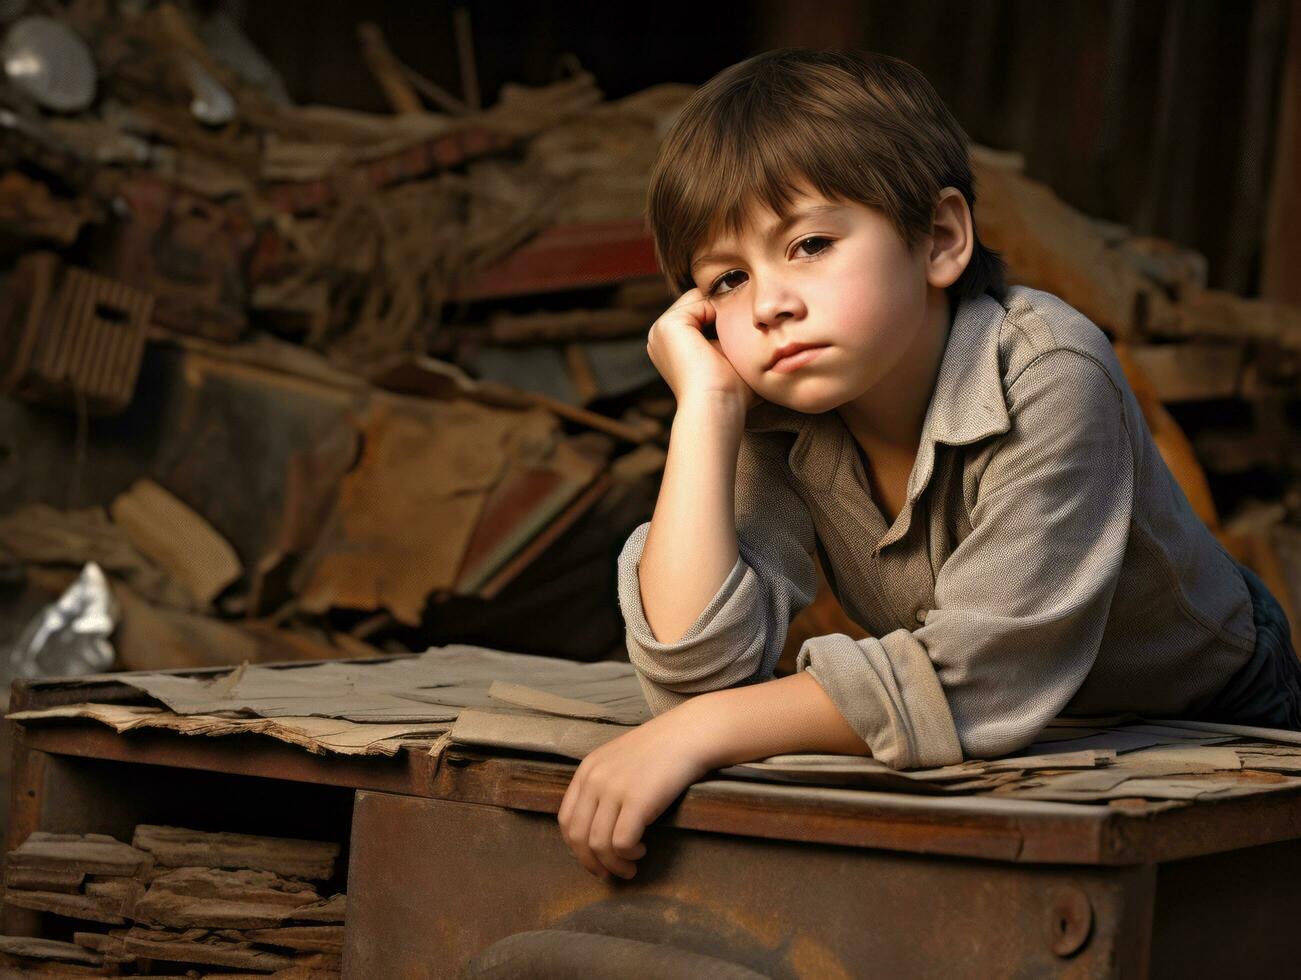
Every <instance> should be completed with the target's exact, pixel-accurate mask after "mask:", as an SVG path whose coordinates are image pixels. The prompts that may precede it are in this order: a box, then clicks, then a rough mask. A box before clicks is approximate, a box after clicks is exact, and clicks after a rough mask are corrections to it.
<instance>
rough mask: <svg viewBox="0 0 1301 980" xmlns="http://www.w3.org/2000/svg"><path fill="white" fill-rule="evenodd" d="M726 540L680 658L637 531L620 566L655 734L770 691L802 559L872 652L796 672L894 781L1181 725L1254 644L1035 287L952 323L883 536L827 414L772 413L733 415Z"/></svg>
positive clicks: (1078, 328)
mask: <svg viewBox="0 0 1301 980" xmlns="http://www.w3.org/2000/svg"><path fill="white" fill-rule="evenodd" d="M736 522H737V539H738V545H739V552H740V557H739V558H738V559H737V562H736V565H735V566H734V567H733V568H732V570H731V573H730V574H729V575H728V576H727V579H726V581H724V582H723V584H722V585H721V586H720V588H719V589H718V592H717V593H716V594H715V595H714V597H713V598H712V600H711V601H710V602H709V603H708V604H707V605H706V607H705V609H704V610H703V611H702V612H701V614H700V616H699V618H698V619H697V620H696V622H695V623H694V624H693V625H692V626H691V628H690V629H689V630H688V631H687V632H686V634H685V635H684V636H683V637H682V638H681V639H680V640H678V641H677V642H675V643H661V642H659V641H657V640H656V639H655V636H654V634H653V633H652V631H651V629H650V626H649V625H648V624H647V622H646V617H645V613H644V611H643V609H642V604H641V591H640V585H639V581H638V572H637V569H638V563H639V562H640V560H641V553H642V548H643V546H644V544H645V541H646V533H647V530H648V529H649V527H650V525H649V524H643V525H641V526H640V527H639V528H637V530H636V531H634V532H633V534H632V536H631V537H630V538H629V539H628V542H627V544H626V545H625V546H624V549H623V552H622V554H621V555H620V558H619V602H620V606H621V608H622V610H623V615H624V619H625V622H626V624H627V642H628V654H629V659H630V660H631V662H632V664H633V666H634V668H635V669H636V671H637V676H638V678H639V680H640V682H641V686H642V690H643V691H644V693H645V695H646V699H647V702H648V703H649V704H650V706H651V709H652V710H653V711H654V712H655V713H656V714H659V713H662V712H664V711H666V710H668V709H669V708H671V707H673V706H674V705H676V704H679V703H680V702H682V701H684V700H686V699H687V698H688V697H690V696H691V695H693V694H699V693H702V692H705V691H712V690H717V689H720V688H727V687H736V686H740V685H743V684H749V683H755V682H759V681H764V680H769V679H771V678H772V676H773V670H774V668H775V666H776V664H777V660H778V658H779V656H780V654H781V650H782V646H783V644H784V641H785V636H786V631H787V628H788V627H789V625H790V622H791V620H792V619H793V618H794V617H795V616H796V615H797V614H798V613H799V611H800V610H801V609H803V608H804V607H805V606H806V605H808V604H809V603H810V602H811V601H812V600H813V597H814V593H815V581H816V577H815V569H814V558H813V556H814V554H815V552H816V553H817V554H818V555H819V556H820V557H821V559H822V565H823V568H824V569H825V571H826V573H827V578H828V580H829V582H830V584H831V588H832V590H833V592H834V593H835V595H836V597H837V598H838V599H839V601H840V603H841V605H842V606H843V607H844V608H845V611H846V612H847V613H848V614H849V615H850V617H851V618H853V620H854V621H855V622H857V623H859V624H860V625H862V626H863V627H864V628H865V629H866V630H867V631H868V632H869V633H871V634H872V635H871V637H869V638H868V639H864V640H858V641H855V640H853V639H851V638H849V637H848V636H845V635H843V634H835V635H831V636H819V637H814V638H812V639H810V640H808V641H807V642H806V643H805V644H804V645H803V647H802V648H801V649H800V652H799V656H798V658H797V661H796V669H797V671H799V670H806V671H808V672H809V673H810V674H811V675H812V676H813V678H814V679H815V680H816V681H817V682H818V683H819V684H820V685H822V687H823V689H824V690H825V691H826V692H827V694H828V695H829V696H830V698H831V700H832V701H833V702H834V703H835V705H836V707H837V708H838V709H839V711H840V712H841V714H843V715H844V717H845V719H846V720H847V721H848V722H849V724H850V725H851V726H852V727H853V729H854V731H855V732H857V733H858V735H859V736H860V737H861V738H862V739H863V740H864V742H866V743H867V745H868V746H869V747H870V748H871V750H872V754H873V755H874V756H875V757H876V758H878V759H880V760H881V761H883V762H884V763H886V764H887V765H890V766H892V767H894V768H898V769H902V768H912V767H918V766H940V765H947V764H950V763H955V762H959V761H961V760H962V759H963V758H964V757H965V758H987V757H991V756H998V755H1005V754H1007V753H1010V752H1014V751H1016V750H1018V749H1020V748H1023V747H1025V746H1026V745H1028V744H1029V743H1031V742H1032V741H1033V740H1034V739H1035V737H1036V735H1037V734H1038V733H1039V732H1040V731H1041V730H1042V729H1043V728H1044V726H1045V725H1047V724H1048V722H1050V721H1051V720H1052V719H1053V718H1054V717H1057V716H1059V715H1060V716H1064V717H1066V716H1076V717H1078V716H1096V715H1107V714H1113V713H1117V712H1123V711H1134V712H1137V713H1141V714H1148V715H1155V716H1166V717H1178V716H1180V715H1187V714H1189V713H1193V712H1196V710H1197V709H1198V708H1200V707H1201V706H1202V705H1203V704H1205V703H1206V702H1207V701H1209V700H1210V699H1211V697H1212V696H1213V695H1215V694H1216V693H1217V692H1218V691H1219V690H1220V689H1221V688H1222V687H1223V686H1224V685H1225V683H1227V681H1228V679H1229V677H1230V676H1231V675H1232V674H1233V673H1234V671H1236V670H1237V669H1238V667H1240V666H1241V665H1242V664H1244V663H1245V662H1246V661H1247V660H1248V659H1249V658H1250V656H1251V654H1252V651H1253V649H1254V645H1255V625H1254V620H1253V616H1252V605H1251V597H1250V595H1249V593H1248V591H1247V586H1246V583H1245V582H1244V581H1243V578H1242V576H1241V574H1240V572H1239V571H1238V568H1237V565H1236V564H1235V563H1234V561H1233V559H1232V558H1230V557H1229V555H1228V554H1227V553H1226V552H1225V551H1224V550H1223V549H1222V548H1221V547H1220V545H1219V543H1218V542H1217V541H1216V539H1215V538H1214V536H1213V535H1212V534H1211V533H1210V532H1209V531H1208V530H1207V528H1206V526H1205V525H1204V524H1203V523H1202V522H1201V520H1200V519H1198V517H1197V516H1196V514H1194V513H1193V510H1192V508H1191V507H1190V505H1189V503H1188V501H1187V499H1186V498H1185V497H1184V495H1183V493H1182V492H1181V491H1180V489H1179V487H1178V485H1177V484H1176V483H1175V481H1174V478H1173V477H1172V476H1171V474H1170V471H1169V469H1167V467H1166V465H1165V462H1164V461H1163V460H1162V458H1161V455H1160V453H1159V452H1158V450H1157V449H1156V446H1155V445H1154V443H1153V441H1152V436H1151V433H1150V432H1149V430H1148V427H1147V424H1146V423H1145V422H1144V420H1143V415H1142V411H1141V409H1140V408H1139V406H1138V402H1137V401H1136V399H1135V397H1134V394H1133V392H1132V391H1131V390H1130V388H1129V385H1128V384H1127V382H1126V381H1125V377H1124V374H1123V372H1122V370H1121V368H1120V365H1119V363H1118V362H1117V360H1116V357H1115V354H1114V352H1113V351H1112V348H1111V344H1110V343H1109V341H1108V340H1107V338H1106V336H1105V335H1104V334H1103V333H1102V332H1101V331H1100V330H1099V329H1098V328H1097V327H1096V326H1095V325H1094V324H1093V323H1092V322H1090V321H1089V320H1088V319H1087V318H1086V317H1085V316H1084V315H1083V314H1081V313H1079V312H1078V311H1077V310H1075V309H1074V308H1073V307H1071V306H1069V305H1068V304H1066V303H1065V302H1063V301H1062V300H1060V299H1058V298H1057V297H1056V296H1053V295H1052V294H1050V293H1045V292H1041V291H1038V290H1033V289H1028V288H1024V287H1012V288H1011V289H1010V290H1009V291H1008V293H1007V296H1006V298H1005V299H1004V300H1003V301H1002V302H1000V301H999V300H997V299H995V298H993V297H992V296H989V295H982V296H980V297H978V298H976V299H974V300H968V301H965V302H963V303H961V304H960V305H959V307H958V309H957V312H956V315H955V316H954V319H953V324H952V327H951V329H950V332H949V339H948V343H947V345H946V347H945V351H944V355H943V358H942V360H941V364H940V370H939V374H938V377H937V381H936V385H935V390H934V392H933V393H932V396H931V402H930V405H929V407H928V409H927V413H926V419H925V422H924V425H923V428H922V437H921V443H920V446H919V447H918V452H917V458H916V462H915V464H914V465H913V469H912V473H911V475H910V477H909V480H908V487H907V501H906V503H905V504H904V506H903V508H902V509H901V510H900V512H899V514H898V516H897V517H896V518H895V520H894V522H893V523H892V524H890V525H889V526H887V525H886V523H885V519H884V517H883V516H882V514H881V511H880V510H879V509H878V507H877V506H876V504H875V503H874V502H873V500H872V495H871V491H870V489H869V484H868V481H867V477H866V474H865V471H864V469H863V464H862V460H861V459H860V457H859V455H858V450H857V445H856V443H855V441H854V439H853V437H852V436H851V435H850V433H849V431H848V430H847V429H846V428H845V426H844V424H843V422H842V421H841V419H840V416H839V415H838V414H837V413H836V412H834V411H833V412H827V413H825V414H820V415H803V414H800V413H797V412H793V411H791V410H789V409H785V408H782V407H780V406H776V405H772V404H763V405H760V406H759V407H758V408H756V409H755V410H754V411H752V412H751V413H750V415H749V417H748V418H747V422H746V431H745V434H744V436H743V438H742V442H741V449H740V454H739V457H738V462H737V477H736Z"/></svg>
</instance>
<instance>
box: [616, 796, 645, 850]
mask: <svg viewBox="0 0 1301 980" xmlns="http://www.w3.org/2000/svg"><path fill="white" fill-rule="evenodd" d="M645 830H646V825H645V824H644V823H643V822H642V820H641V818H640V817H639V816H638V815H637V811H636V810H635V809H634V808H633V807H630V806H624V807H622V808H621V809H620V810H619V819H618V821H616V823H615V825H614V833H613V834H612V835H611V837H610V843H611V844H612V845H613V847H614V852H615V853H616V854H618V855H619V856H620V857H624V858H627V859H628V860H630V861H637V860H639V859H641V858H643V857H645V856H646V844H645V843H644V842H643V841H642V839H641V838H642V835H643V834H644V833H645Z"/></svg>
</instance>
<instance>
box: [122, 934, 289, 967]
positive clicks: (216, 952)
mask: <svg viewBox="0 0 1301 980" xmlns="http://www.w3.org/2000/svg"><path fill="white" fill-rule="evenodd" d="M122 946H123V949H124V950H125V952H127V953H128V954H131V955H134V956H137V957H144V958H148V959H155V960H167V961H170V962H173V963H204V964H208V965H211V966H229V967H235V968H237V969H243V970H256V971H258V972H262V973H270V972H272V971H274V970H283V969H285V968H286V967H288V966H291V965H293V958H292V957H289V956H285V955H284V954H282V953H274V952H271V951H270V950H265V949H255V948H254V947H253V944H252V943H249V942H232V941H230V940H228V939H223V938H220V937H218V936H214V935H213V934H212V933H211V932H209V931H208V930H206V929H187V930H185V931H184V932H169V931H166V930H161V929H146V928H143V927H141V926H133V927H132V928H131V929H129V930H128V931H127V932H126V934H125V935H124V936H123V937H122Z"/></svg>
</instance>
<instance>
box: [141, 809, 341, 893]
mask: <svg viewBox="0 0 1301 980" xmlns="http://www.w3.org/2000/svg"><path fill="white" fill-rule="evenodd" d="M131 844H132V846H133V847H135V848H137V849H139V850H142V851H147V852H148V853H150V854H152V855H153V856H154V860H155V861H156V862H157V863H158V864H159V865H161V866H163V867H168V868H180V867H205V868H247V869H250V870H254V871H272V872H274V873H275V874H278V875H281V876H282V877H286V878H307V879H310V880H313V881H326V880H328V879H330V878H332V877H333V876H334V862H335V859H336V858H337V857H338V856H339V845H338V844H335V843H332V842H329V841H311V840H298V839H295V838H287V837H262V836H258V835H256V834H232V833H205V832H203V831H199V830H188V829H186V828H184V827H162V826H157V825H155V824H144V823H142V824H139V825H138V826H137V827H136V832H135V835H134V836H133V837H132V839H131Z"/></svg>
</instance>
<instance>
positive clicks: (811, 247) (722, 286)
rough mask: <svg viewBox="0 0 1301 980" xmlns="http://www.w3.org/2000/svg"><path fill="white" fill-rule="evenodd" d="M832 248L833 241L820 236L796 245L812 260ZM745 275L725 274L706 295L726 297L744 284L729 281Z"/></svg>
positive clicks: (740, 272) (738, 272) (813, 236)
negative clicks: (734, 277)
mask: <svg viewBox="0 0 1301 980" xmlns="http://www.w3.org/2000/svg"><path fill="white" fill-rule="evenodd" d="M830 247H831V239H830V238H823V237H822V236H820V235H811V236H810V237H808V238H803V239H801V240H800V241H799V242H798V243H797V244H796V245H795V249H796V251H797V252H798V251H799V250H801V249H803V250H804V251H805V253H806V257H808V258H812V257H814V256H816V255H820V254H821V253H822V252H825V251H826V250H827V249H828V248H830ZM744 275H745V273H744V272H742V271H741V270H740V269H733V270H731V271H730V272H724V273H723V274H722V275H721V276H719V277H718V278H717V279H715V280H714V281H713V282H712V283H710V286H709V290H708V292H706V293H705V295H706V296H711V297H712V296H726V295H727V294H728V293H730V292H731V291H732V290H733V289H735V288H736V287H737V286H739V285H741V282H744V280H741V282H735V284H733V283H731V282H729V280H731V279H732V277H733V276H744Z"/></svg>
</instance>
